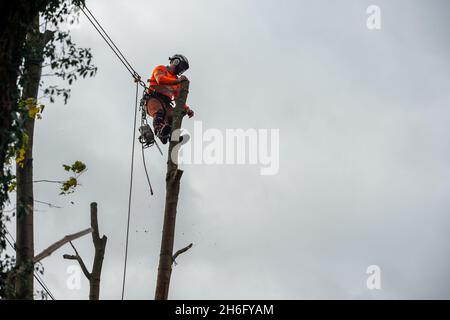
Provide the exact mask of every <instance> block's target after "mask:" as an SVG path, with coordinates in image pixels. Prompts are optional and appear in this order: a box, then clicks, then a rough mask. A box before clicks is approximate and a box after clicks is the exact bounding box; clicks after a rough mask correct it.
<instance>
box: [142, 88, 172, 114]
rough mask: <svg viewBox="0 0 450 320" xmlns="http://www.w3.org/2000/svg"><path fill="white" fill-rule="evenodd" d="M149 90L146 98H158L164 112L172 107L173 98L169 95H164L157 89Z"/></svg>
mask: <svg viewBox="0 0 450 320" xmlns="http://www.w3.org/2000/svg"><path fill="white" fill-rule="evenodd" d="M149 91H150V92H148V93H146V94H145V97H144V98H145V99H146V100H148V99H150V98H153V99H156V100H158V101H159V102H160V103H161V104H162V106H163V110H164V113H166V112H167V109H168V108H171V107H172V99H170V98H169V97H168V96H166V95H164V94H162V93H159V92H157V91H155V90H149Z"/></svg>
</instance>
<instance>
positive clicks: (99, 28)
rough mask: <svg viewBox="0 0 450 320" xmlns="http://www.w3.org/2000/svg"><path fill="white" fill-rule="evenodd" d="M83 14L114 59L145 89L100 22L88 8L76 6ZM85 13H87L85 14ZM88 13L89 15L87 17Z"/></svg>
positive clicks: (138, 76)
mask: <svg viewBox="0 0 450 320" xmlns="http://www.w3.org/2000/svg"><path fill="white" fill-rule="evenodd" d="M78 7H79V8H80V10H81V12H83V14H84V15H85V16H86V18H87V19H88V20H89V22H90V23H91V24H92V26H93V27H94V28H95V30H97V32H98V34H99V35H100V36H101V37H102V38H103V40H104V41H105V42H106V44H107V45H108V46H109V47H110V48H111V50H112V51H113V52H114V54H115V55H116V57H117V58H118V59H119V60H120V62H122V64H123V65H124V67H125V68H126V69H127V71H128V72H129V73H130V74H131V76H132V77H133V78H134V79H135V81H137V82H138V83H139V85H140V86H142V87H143V88H145V89H147V86H146V85H145V82H144V81H142V80H141V76H140V75H139V73H137V72H136V70H135V69H134V68H133V66H132V65H131V64H130V63H129V62H128V60H127V58H125V56H124V55H123V53H122V51H120V49H119V48H118V47H117V46H116V44H115V43H114V41H113V40H112V39H111V37H110V36H109V35H108V33H107V32H106V31H105V29H104V28H103V27H102V25H101V24H100V22H98V20H97V18H95V16H94V15H93V14H92V12H91V11H90V10H89V8H88V7H87V6H86V5H84V7H82V6H78ZM86 12H87V13H86ZM88 13H89V15H88Z"/></svg>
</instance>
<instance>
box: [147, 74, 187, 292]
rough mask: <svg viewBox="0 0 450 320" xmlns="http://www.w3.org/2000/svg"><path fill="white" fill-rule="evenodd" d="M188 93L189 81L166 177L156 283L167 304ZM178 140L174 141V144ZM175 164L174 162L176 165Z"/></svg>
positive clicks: (179, 105)
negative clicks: (180, 154)
mask: <svg viewBox="0 0 450 320" xmlns="http://www.w3.org/2000/svg"><path fill="white" fill-rule="evenodd" d="M188 92H189V81H183V82H182V83H181V92H180V95H179V97H178V98H177V100H176V105H175V108H174V110H173V120H172V141H171V142H170V144H169V152H168V160H167V174H166V203H165V208H164V223H163V231H162V240H161V251H160V256H159V265H158V277H157V282H156V292H155V300H167V298H168V295H169V286H170V277H171V275H172V262H173V260H172V257H173V245H174V240H175V222H176V215H177V204H178V195H179V192H180V179H181V176H182V175H183V171H182V170H179V169H178V163H177V159H178V149H179V146H177V145H178V137H179V129H180V128H181V123H182V121H183V117H184V115H185V114H186V113H185V111H184V109H183V106H184V105H185V104H186V99H187V94H188ZM173 140H175V141H173ZM173 160H175V161H173Z"/></svg>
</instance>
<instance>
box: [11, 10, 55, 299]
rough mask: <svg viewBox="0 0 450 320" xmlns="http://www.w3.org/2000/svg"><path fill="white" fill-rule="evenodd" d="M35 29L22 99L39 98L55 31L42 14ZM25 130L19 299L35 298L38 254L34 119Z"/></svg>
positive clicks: (18, 231)
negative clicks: (43, 28) (43, 25)
mask: <svg viewBox="0 0 450 320" xmlns="http://www.w3.org/2000/svg"><path fill="white" fill-rule="evenodd" d="M32 23H33V27H32V30H31V31H30V32H29V33H28V35H27V39H26V42H27V44H28V45H29V46H30V47H31V48H32V50H33V52H31V53H30V55H29V56H27V57H26V59H25V69H24V76H23V80H24V87H23V92H22V99H24V100H26V99H30V98H31V99H33V100H35V101H36V100H37V97H38V92H39V83H40V81H41V73H42V61H43V58H42V51H43V49H44V47H45V45H46V44H47V42H48V41H49V40H50V39H51V36H52V33H51V32H45V33H41V32H39V17H36V18H35V19H34V21H33V22H32ZM25 133H26V134H27V135H28V145H27V146H26V148H25V157H24V160H23V162H22V163H21V164H17V165H16V176H17V198H16V211H17V215H16V219H17V224H16V235H17V236H16V237H17V240H16V267H17V270H19V269H21V270H24V272H23V273H21V274H18V275H17V277H16V293H15V295H16V298H17V299H27V300H32V299H33V272H34V266H33V262H32V261H33V257H34V230H33V229H34V228H33V204H34V195H33V136H34V119H33V118H31V119H29V120H27V121H26V122H25Z"/></svg>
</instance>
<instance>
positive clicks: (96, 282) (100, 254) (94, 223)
mask: <svg viewBox="0 0 450 320" xmlns="http://www.w3.org/2000/svg"><path fill="white" fill-rule="evenodd" d="M91 228H92V230H93V231H92V242H93V243H94V248H95V255H94V263H93V266H92V272H89V271H88V270H87V268H86V265H85V263H84V262H83V259H82V258H81V256H80V255H79V254H78V251H77V249H76V248H75V246H74V245H73V244H72V243H71V245H72V248H73V250H74V251H75V255H68V254H65V255H63V257H64V259H69V260H77V261H78V263H79V264H80V267H81V269H82V270H83V273H84V275H85V276H86V278H87V279H88V280H89V300H99V299H100V278H101V274H102V266H103V258H104V256H105V248H106V242H107V240H108V238H107V237H106V236H105V235H104V236H102V237H101V238H100V232H99V229H98V219H97V203H95V202H93V203H91Z"/></svg>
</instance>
